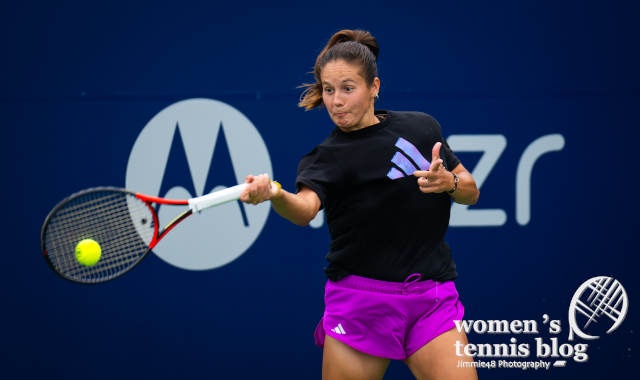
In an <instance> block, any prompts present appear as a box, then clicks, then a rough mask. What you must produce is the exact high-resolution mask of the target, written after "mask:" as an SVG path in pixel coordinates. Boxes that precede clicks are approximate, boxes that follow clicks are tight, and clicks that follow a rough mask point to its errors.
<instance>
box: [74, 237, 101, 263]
mask: <svg viewBox="0 0 640 380" xmlns="http://www.w3.org/2000/svg"><path fill="white" fill-rule="evenodd" d="M101 253H102V249H101V248H100V244H98V242H97V241H95V240H93V239H84V240H81V241H80V242H79V243H78V245H76V260H78V262H79V263H80V264H82V265H86V266H88V267H90V266H92V265H96V263H97V262H98V260H100V254H101Z"/></svg>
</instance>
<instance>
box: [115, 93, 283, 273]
mask: <svg viewBox="0 0 640 380" xmlns="http://www.w3.org/2000/svg"><path fill="white" fill-rule="evenodd" d="M259 173H268V174H269V175H270V176H271V177H272V178H273V172H272V168H271V159H270V157H269V152H268V151H267V147H266V145H265V143H264V141H263V140H262V137H261V136H260V133H258V130H257V129H256V128H255V126H254V125H253V124H252V123H251V121H250V120H249V119H248V118H247V117H246V116H244V115H243V114H242V113H241V112H240V111H238V110H237V109H235V108H233V107H232V106H230V105H228V104H225V103H222V102H219V101H216V100H212V99H188V100H183V101H180V102H177V103H175V104H172V105H170V106H168V107H167V108H165V109H163V110H162V111H160V112H159V113H158V114H157V115H155V116H154V117H153V118H152V119H151V120H150V121H149V123H147V125H146V126H145V127H144V128H143V130H142V131H141V132H140V135H139V136H138V138H137V140H136V142H135V144H134V145H133V149H132V150H131V154H130V156H129V161H128V164H127V173H126V187H127V188H128V189H130V190H133V191H137V192H141V193H145V194H149V195H156V196H159V197H164V198H172V199H188V198H192V197H196V196H200V195H203V194H207V193H210V192H212V191H215V190H220V189H223V188H226V187H230V186H234V185H237V184H239V183H243V182H244V178H245V176H246V175H247V174H259ZM269 208H270V204H269V202H265V203H262V204H260V205H257V206H253V205H248V204H244V203H242V202H240V201H236V202H229V203H226V204H223V205H221V206H218V207H215V208H212V209H210V210H207V212H203V213H201V214H197V215H194V216H192V217H191V218H188V219H186V220H185V221H184V222H182V224H181V225H180V226H179V228H176V229H175V230H173V231H172V232H171V233H170V234H168V235H167V236H166V238H165V239H164V240H163V241H162V242H161V243H160V244H158V246H157V247H155V248H154V250H153V251H154V253H155V254H156V255H158V256H159V257H160V258H161V259H163V260H164V261H166V262H167V263H169V264H171V265H174V266H176V267H179V268H183V269H189V270H206V269H213V268H217V267H220V266H223V265H225V264H228V263H230V262H231V261H233V260H235V259H236V258H238V257H239V256H241V255H242V254H243V253H244V252H245V251H246V250H247V249H248V248H249V247H251V245H252V244H253V242H254V241H255V240H256V238H257V237H258V235H259V234H260V231H261V230H262V228H263V227H264V225H265V223H266V221H267V217H268V215H269ZM182 211H183V209H181V208H180V207H176V206H160V208H159V210H158V217H159V218H160V224H161V225H164V224H166V223H168V222H169V221H171V220H172V219H173V218H174V217H176V216H177V215H178V214H179V213H180V212H182Z"/></svg>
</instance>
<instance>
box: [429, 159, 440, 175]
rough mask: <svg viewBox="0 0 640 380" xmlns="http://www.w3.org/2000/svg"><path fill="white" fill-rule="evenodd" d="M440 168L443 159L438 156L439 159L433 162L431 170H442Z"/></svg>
mask: <svg viewBox="0 0 640 380" xmlns="http://www.w3.org/2000/svg"><path fill="white" fill-rule="evenodd" d="M440 168H442V159H440V158H438V159H437V160H435V161H432V162H431V167H430V168H429V171H432V172H435V171H436V170H440Z"/></svg>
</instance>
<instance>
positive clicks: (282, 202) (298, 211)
mask: <svg viewBox="0 0 640 380" xmlns="http://www.w3.org/2000/svg"><path fill="white" fill-rule="evenodd" d="M245 182H246V183H248V184H249V185H248V186H247V188H246V189H245V190H244V191H243V192H242V194H241V195H240V200H241V201H243V202H246V203H251V204H258V203H262V202H264V201H267V200H271V205H272V206H273V209H274V210H275V211H276V212H277V213H278V214H279V215H280V216H282V217H283V218H285V219H287V220H289V221H291V222H293V223H295V224H297V225H299V226H306V225H307V224H309V222H310V221H311V219H313V218H315V216H316V214H317V213H318V210H320V198H318V195H317V194H316V193H315V191H313V190H311V189H309V188H308V187H306V186H303V187H302V189H300V191H299V192H298V193H297V194H293V193H290V192H288V191H286V190H284V189H280V188H278V186H276V185H274V184H272V183H271V180H270V179H269V176H268V175H266V174H262V175H259V176H252V175H248V176H247V177H246V178H245Z"/></svg>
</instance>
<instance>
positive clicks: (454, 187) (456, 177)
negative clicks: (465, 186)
mask: <svg viewBox="0 0 640 380" xmlns="http://www.w3.org/2000/svg"><path fill="white" fill-rule="evenodd" d="M451 174H453V187H452V188H451V190H449V194H452V193H453V192H454V191H456V190H457V189H458V181H459V179H458V176H457V175H456V173H454V172H451Z"/></svg>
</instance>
